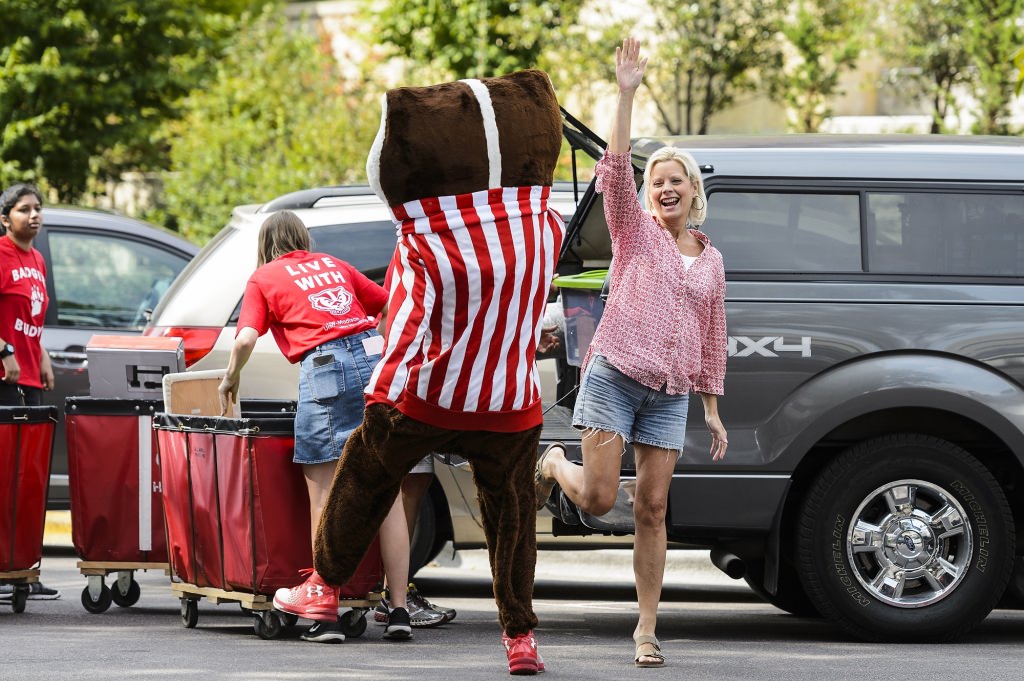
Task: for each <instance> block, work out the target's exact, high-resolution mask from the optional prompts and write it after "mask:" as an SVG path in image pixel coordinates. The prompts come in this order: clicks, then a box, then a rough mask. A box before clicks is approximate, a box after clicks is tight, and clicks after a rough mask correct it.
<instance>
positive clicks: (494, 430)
mask: <svg viewBox="0 0 1024 681" xmlns="http://www.w3.org/2000/svg"><path fill="white" fill-rule="evenodd" d="M560 148H561V117H560V114H559V110H558V103H557V101H556V99H555V94H554V91H553V89H552V87H551V83H550V81H549V79H548V77H547V75H546V74H545V73H543V72H541V71H536V70H530V71H521V72H517V73H514V74H511V75H508V76H503V77H499V78H488V79H482V80H463V81H459V82H453V83H444V84H441V85H435V86H430V87H415V88H400V89H396V90H391V91H389V92H387V94H386V95H385V97H384V101H383V115H382V117H381V127H380V130H379V132H378V134H377V138H376V140H375V141H374V144H373V147H372V149H371V151H370V156H369V160H368V161H367V175H368V177H369V179H370V184H371V186H372V187H373V188H374V191H376V193H377V194H378V195H379V196H380V197H381V199H383V200H384V201H385V203H386V204H387V205H388V206H389V207H390V209H391V213H392V216H393V219H394V222H395V225H396V227H397V232H398V244H397V248H396V251H395V254H394V258H393V260H392V264H391V273H390V291H389V301H388V313H387V314H388V319H387V332H386V337H385V347H384V351H383V354H382V356H381V359H380V362H379V363H378V364H377V366H376V369H375V371H374V372H373V377H372V379H371V380H370V384H369V385H368V386H367V388H366V400H367V406H366V411H365V414H364V420H363V424H362V425H361V426H360V427H359V429H358V430H356V431H355V433H353V435H352V436H351V437H350V438H349V440H348V444H347V445H346V447H345V451H344V454H343V456H342V458H341V461H340V463H339V466H338V470H337V474H336V475H335V478H334V484H333V487H332V489H331V492H330V496H329V498H328V501H327V505H326V507H325V509H324V513H323V517H322V520H321V523H320V527H319V530H318V533H317V537H316V542H315V549H314V562H315V566H316V570H317V572H319V573H320V576H321V577H322V578H323V580H324V581H325V582H326V583H328V584H342V583H344V582H345V581H346V580H347V579H348V578H349V577H350V576H351V575H352V574H353V572H354V571H355V569H356V567H357V565H358V564H359V562H360V559H361V558H362V557H363V554H364V553H365V552H366V549H367V547H368V546H369V544H370V543H371V541H372V540H373V538H374V536H375V535H376V534H377V530H378V528H379V527H380V524H381V522H382V520H383V519H384V517H385V515H386V514H387V512H388V509H389V508H390V507H391V504H392V502H393V501H394V499H395V495H396V494H398V492H399V488H400V486H401V482H402V478H403V477H404V476H405V474H406V473H407V472H408V471H409V470H410V469H411V468H412V467H413V466H414V465H415V464H416V462H417V461H419V460H420V459H421V458H423V457H424V456H425V455H427V454H429V453H430V452H445V453H451V454H456V455H459V456H461V457H463V458H465V459H466V460H468V461H469V462H470V463H471V465H472V467H473V478H474V480H475V481H476V486H477V490H478V492H479V503H480V512H481V516H482V519H483V527H484V532H485V533H486V538H487V550H488V553H489V557H490V562H491V573H492V576H493V581H494V598H495V601H496V602H497V605H498V619H499V622H500V624H501V626H502V629H503V630H504V633H503V642H504V645H505V648H506V652H507V655H508V659H509V671H510V672H511V673H513V674H534V673H537V672H538V671H543V670H544V667H543V662H542V661H541V660H540V657H539V655H537V652H536V640H535V639H534V637H533V631H532V630H533V628H534V627H535V626H536V625H537V616H536V615H535V614H534V611H533V604H532V598H533V580H534V568H535V563H536V527H535V525H536V512H537V506H536V502H535V493H534V485H533V475H534V466H535V463H536V457H537V448H538V445H539V441H540V432H541V424H542V422H543V415H542V410H541V395H540V392H541V390H540V380H539V376H538V373H537V367H536V362H535V353H536V348H537V343H538V340H539V338H540V334H541V320H542V317H543V313H544V307H545V302H546V299H547V295H548V288H549V286H550V284H551V279H552V276H553V274H554V269H555V264H556V262H557V259H558V253H559V250H560V248H561V244H562V239H563V237H564V235H565V226H564V224H563V222H562V218H561V217H560V216H559V215H558V213H557V212H556V211H555V210H554V209H551V208H549V207H548V194H549V192H550V187H551V182H552V177H553V174H554V168H555V164H556V162H557V159H558V153H559V149H560Z"/></svg>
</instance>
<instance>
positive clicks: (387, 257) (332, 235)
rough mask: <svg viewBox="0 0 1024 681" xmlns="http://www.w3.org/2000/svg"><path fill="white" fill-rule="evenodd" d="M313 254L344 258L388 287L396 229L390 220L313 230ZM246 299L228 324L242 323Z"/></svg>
mask: <svg viewBox="0 0 1024 681" xmlns="http://www.w3.org/2000/svg"><path fill="white" fill-rule="evenodd" d="M309 233H310V235H311V236H312V237H313V250H314V251H321V252H323V253H330V254H331V255H334V256H337V257H338V258H341V259H342V260H344V261H345V262H347V263H348V264H350V265H352V266H353V267H355V268H356V269H357V270H359V271H360V272H362V273H363V274H365V275H366V276H367V277H369V278H370V279H373V280H374V281H375V282H377V283H378V284H383V283H384V276H385V275H386V274H387V270H388V265H389V264H390V263H391V255H392V253H394V251H395V243H396V242H397V237H396V236H395V225H394V223H393V222H391V221H390V220H382V221H379V222H365V223H360V224H347V225H326V226H323V227H313V228H312V229H310V230H309ZM241 311H242V299H241V298H239V299H238V303H237V304H236V305H235V309H234V310H233V311H232V312H231V318H230V319H229V320H228V324H234V323H237V322H238V315H239V314H240V313H241Z"/></svg>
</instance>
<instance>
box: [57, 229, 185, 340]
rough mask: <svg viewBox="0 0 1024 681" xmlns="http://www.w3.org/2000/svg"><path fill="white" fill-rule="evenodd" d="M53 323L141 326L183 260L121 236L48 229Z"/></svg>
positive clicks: (63, 324)
mask: <svg viewBox="0 0 1024 681" xmlns="http://www.w3.org/2000/svg"><path fill="white" fill-rule="evenodd" d="M48 240H49V244H50V258H51V269H52V271H51V272H50V277H51V278H52V279H53V286H54V290H55V292H56V295H57V301H56V305H57V324H58V325H59V326H80V327H90V328H92V327H102V328H111V329H141V328H142V327H143V326H145V324H146V316H145V314H146V311H147V310H152V309H153V307H154V306H155V305H156V304H157V302H158V301H159V300H160V298H161V297H162V296H163V294H164V293H165V292H166V291H167V288H168V287H169V286H170V284H171V282H172V281H173V280H174V277H176V276H177V274H178V272H180V271H181V270H182V269H183V268H184V267H185V265H186V264H187V263H188V259H187V258H185V257H183V256H181V255H178V254H175V253H172V252H170V251H165V250H164V249H162V248H158V247H156V246H152V245H150V244H146V243H142V242H140V241H132V240H130V239H125V238H124V236H123V235H117V234H96V233H89V234H84V233H77V232H63V231H57V230H53V231H50V233H49V237H48Z"/></svg>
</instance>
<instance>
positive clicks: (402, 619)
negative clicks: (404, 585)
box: [384, 608, 412, 641]
mask: <svg viewBox="0 0 1024 681" xmlns="http://www.w3.org/2000/svg"><path fill="white" fill-rule="evenodd" d="M384 638H385V639H386V640H388V641H408V640H409V639H411V638H412V623H411V622H410V621H409V611H408V610H406V609H405V608H395V609H394V610H392V611H391V612H389V613H388V624H387V626H386V627H384Z"/></svg>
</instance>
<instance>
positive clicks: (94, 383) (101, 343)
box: [85, 334, 185, 400]
mask: <svg viewBox="0 0 1024 681" xmlns="http://www.w3.org/2000/svg"><path fill="white" fill-rule="evenodd" d="M85 356H86V359H87V360H88V371H89V395H90V396H92V397H119V398H122V399H138V400H144V399H145V400H159V399H161V398H162V397H163V377H164V376H166V375H167V374H173V373H176V372H179V371H184V370H185V346H184V343H183V342H182V339H181V338H176V337H165V338H156V337H151V336H108V335H100V334H97V335H95V336H93V337H92V338H90V339H89V344H88V345H86V348H85Z"/></svg>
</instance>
